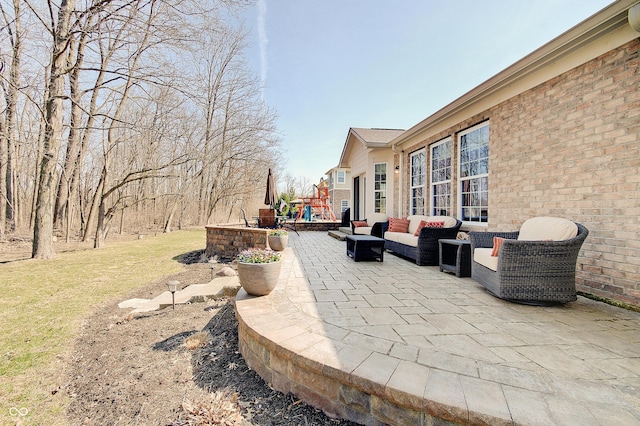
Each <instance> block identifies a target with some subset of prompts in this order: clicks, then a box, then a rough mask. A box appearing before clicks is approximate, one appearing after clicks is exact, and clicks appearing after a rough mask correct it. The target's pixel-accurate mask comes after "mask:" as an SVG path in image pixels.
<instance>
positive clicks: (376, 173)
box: [373, 163, 387, 213]
mask: <svg viewBox="0 0 640 426" xmlns="http://www.w3.org/2000/svg"><path fill="white" fill-rule="evenodd" d="M373 197H374V198H373V202H374V211H375V212H376V213H386V212H387V163H375V164H374V165H373Z"/></svg>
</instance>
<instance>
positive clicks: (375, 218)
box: [367, 213, 389, 226]
mask: <svg viewBox="0 0 640 426" xmlns="http://www.w3.org/2000/svg"><path fill="white" fill-rule="evenodd" d="M387 220H389V217H388V216H387V215H386V214H384V213H370V214H368V215H367V223H368V224H369V226H373V224H374V223H376V222H386V221H387Z"/></svg>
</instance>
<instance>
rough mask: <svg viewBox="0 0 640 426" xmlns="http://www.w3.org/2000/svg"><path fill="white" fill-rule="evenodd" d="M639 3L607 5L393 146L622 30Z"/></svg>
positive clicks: (634, 0) (628, 1) (628, 0)
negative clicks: (596, 40) (591, 42)
mask: <svg viewBox="0 0 640 426" xmlns="http://www.w3.org/2000/svg"><path fill="white" fill-rule="evenodd" d="M637 2H638V1H637V0H620V1H618V2H615V3H613V4H611V5H609V6H607V7H606V8H604V9H602V10H601V11H600V12H598V13H596V14H595V15H593V16H591V17H590V18H587V19H586V20H584V21H583V22H581V23H579V24H578V25H576V26H574V27H573V28H571V29H570V30H568V31H566V32H565V33H563V34H561V35H560V36H558V37H556V38H555V39H553V40H551V41H550V42H548V43H546V44H545V45H543V46H542V47H540V48H538V49H536V50H535V51H533V52H532V53H530V54H529V55H527V56H525V57H524V58H522V59H520V60H519V61H517V62H515V63H514V64H513V65H511V66H509V67H508V68H506V69H504V70H503V71H501V72H499V73H498V74H496V75H495V76H493V77H491V78H490V79H488V80H486V81H485V82H483V83H481V84H480V85H478V86H477V87H475V88H474V89H472V90H470V91H469V92H467V93H466V94H464V95H462V96H461V97H459V98H458V99H456V100H455V101H453V102H451V103H450V104H448V105H446V106H445V107H443V108H442V109H440V110H438V111H437V112H435V113H434V114H432V115H430V116H429V117H427V118H425V119H424V120H422V121H421V122H420V123H418V124H416V125H415V126H413V127H411V128H410V129H408V130H407V131H405V132H404V133H402V134H400V135H398V136H397V137H396V138H394V139H393V140H391V141H390V142H389V145H390V146H391V147H394V148H395V147H396V146H397V145H399V144H402V143H403V142H406V141H408V140H410V139H411V138H412V137H414V136H416V135H417V134H419V133H421V132H422V131H424V130H425V129H428V128H429V127H432V126H434V125H437V124H438V123H440V122H442V121H444V120H446V119H447V118H449V117H450V116H452V115H454V114H455V113H457V112H459V111H461V110H463V109H465V108H467V107H468V106H470V105H473V104H475V103H478V102H480V101H481V100H484V99H486V98H488V97H490V96H491V95H493V94H495V93H496V92H498V91H500V90H501V89H503V88H505V87H507V86H510V85H512V84H513V83H514V82H516V81H518V80H520V79H522V78H524V77H526V76H528V75H530V74H532V73H534V72H536V71H537V70H540V69H541V68H543V67H545V66H546V65H548V64H551V63H553V62H555V61H556V60H558V58H560V57H562V56H565V55H567V54H569V53H571V52H573V51H575V50H578V49H579V48H580V47H582V46H584V45H586V44H588V43H589V42H590V41H592V40H594V39H596V38H597V37H599V36H601V35H602V34H605V33H608V32H610V31H612V30H614V29H616V28H619V27H622V26H623V25H625V24H627V11H628V9H629V8H630V7H631V6H633V5H634V4H635V3H637Z"/></svg>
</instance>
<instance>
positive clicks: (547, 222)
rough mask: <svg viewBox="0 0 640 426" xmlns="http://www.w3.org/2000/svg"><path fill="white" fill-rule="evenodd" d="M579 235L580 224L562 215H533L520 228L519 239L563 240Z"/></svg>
mask: <svg viewBox="0 0 640 426" xmlns="http://www.w3.org/2000/svg"><path fill="white" fill-rule="evenodd" d="M576 235H578V226H577V225H576V224H575V223H573V222H572V221H570V220H568V219H563V218H560V217H545V216H540V217H533V218H531V219H527V220H526V221H525V222H524V223H523V224H522V227H521V228H520V233H519V234H518V240H523V241H563V240H569V239H571V238H573V237H575V236H576Z"/></svg>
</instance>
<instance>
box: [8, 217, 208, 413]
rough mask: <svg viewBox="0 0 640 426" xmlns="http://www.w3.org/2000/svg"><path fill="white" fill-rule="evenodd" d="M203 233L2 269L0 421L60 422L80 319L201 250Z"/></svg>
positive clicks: (153, 239) (122, 244)
mask: <svg viewBox="0 0 640 426" xmlns="http://www.w3.org/2000/svg"><path fill="white" fill-rule="evenodd" d="M204 245H205V232H204V230H189V231H178V232H173V233H171V234H163V235H159V236H156V237H148V238H145V239H142V240H135V241H125V242H116V243H111V244H110V243H109V242H107V246H106V247H104V248H101V249H97V250H93V249H92V250H80V251H71V252H63V253H59V254H58V255H57V256H56V258H55V259H51V260H32V259H28V260H18V261H9V262H6V263H5V264H4V265H2V267H1V268H0V282H1V283H2V298H1V299H0V329H1V330H2V331H3V332H2V333H0V348H2V349H1V353H0V395H2V397H1V398H0V424H12V423H15V422H16V421H17V420H20V419H19V418H18V416H11V415H10V414H9V413H12V412H15V410H11V409H12V408H17V409H23V408H24V409H27V410H28V412H29V415H28V416H27V417H25V418H24V419H23V420H24V421H25V422H24V424H48V425H55V424H65V423H66V421H65V420H64V413H65V411H66V404H67V401H66V400H65V399H64V397H61V396H60V393H58V392H57V389H58V388H59V386H60V381H61V380H62V376H63V371H62V369H63V366H64V358H65V357H66V356H68V355H70V354H69V347H70V344H71V341H72V339H73V337H74V334H75V333H76V332H77V330H78V327H79V325H80V324H81V321H82V320H83V318H84V317H85V316H86V315H88V314H89V313H90V312H91V311H92V310H93V309H94V308H95V307H96V306H97V305H101V304H103V303H105V302H107V301H114V300H116V299H118V298H120V297H122V296H124V295H125V294H127V293H129V292H130V291H131V290H132V289H135V288H138V287H140V286H143V285H146V284H148V283H150V282H153V281H155V280H157V279H159V278H160V277H163V276H166V275H169V274H172V273H176V272H178V271H180V270H182V269H183V265H181V264H180V263H179V261H178V260H179V259H178V256H180V255H182V254H185V253H188V252H191V251H194V250H199V249H202V248H204Z"/></svg>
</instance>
